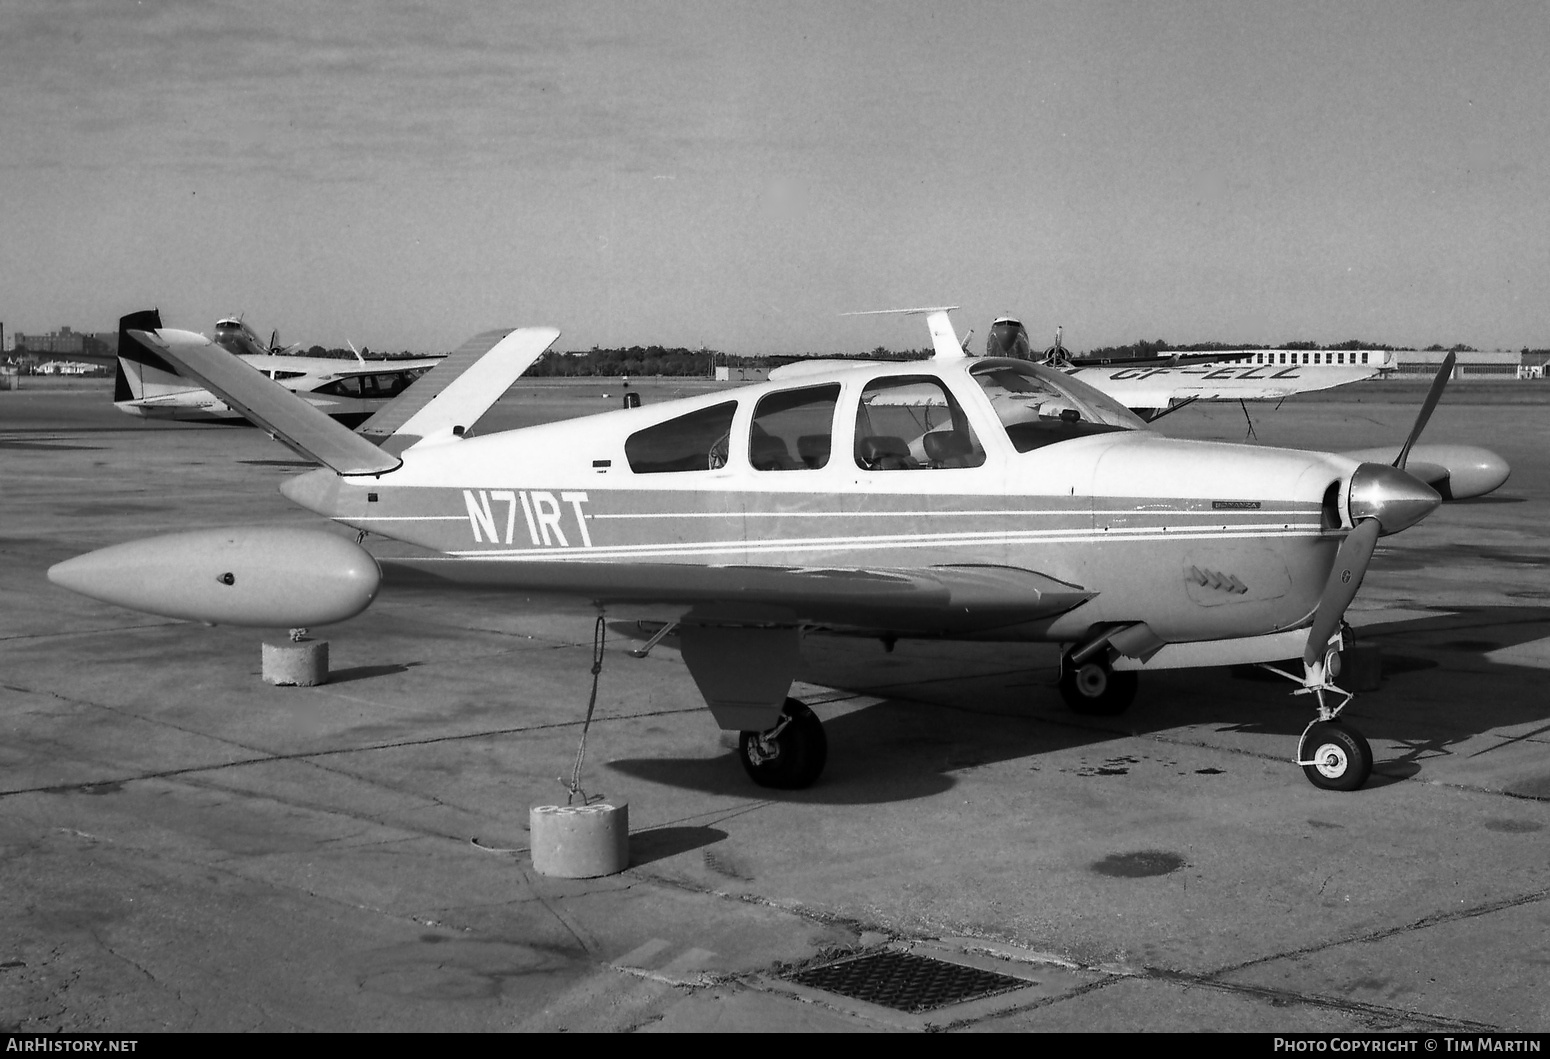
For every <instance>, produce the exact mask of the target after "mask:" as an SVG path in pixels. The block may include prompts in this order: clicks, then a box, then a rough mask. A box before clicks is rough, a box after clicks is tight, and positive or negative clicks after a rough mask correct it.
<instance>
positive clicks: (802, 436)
mask: <svg viewBox="0 0 1550 1059" xmlns="http://www.w3.org/2000/svg"><path fill="white" fill-rule="evenodd" d="M839 400H840V387H839V383H830V384H829V385H826V386H808V387H805V388H803V389H800V390H784V391H782V392H780V393H771V394H766V395H765V396H764V397H763V398H761V399H760V401H759V403H758V405H756V406H755V407H754V410H753V427H752V428H751V429H750V430H749V433H748V462H749V464H750V465H751V466H752V467H753V469H754V470H756V471H797V470H804V469H807V470H816V469H817V468H819V467H822V466H824V465H825V464H827V463H828V462H829V449H830V447H831V443H832V442H833V439H834V409H835V406H836V405H838V404H839Z"/></svg>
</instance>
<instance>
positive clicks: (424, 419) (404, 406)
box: [360, 327, 560, 453]
mask: <svg viewBox="0 0 1550 1059" xmlns="http://www.w3.org/2000/svg"><path fill="white" fill-rule="evenodd" d="M559 337H560V332H559V331H558V329H556V328H553V327H519V328H516V329H515V330H513V329H511V328H502V329H500V330H496V331H486V332H484V333H483V334H478V335H475V336H474V337H473V338H470V339H469V340H468V341H467V342H464V343H463V344H462V345H461V346H459V347H458V348H457V349H456V350H454V351H453V352H451V353H449V354H448V355H447V358H446V359H445V360H443V361H442V362H441V363H440V364H438V365H436V366H435V367H434V368H432V369H431V370H430V371H428V372H426V373H425V375H423V376H422V377H421V378H419V379H418V380H416V382H415V384H414V385H413V386H411V387H409V388H408V389H407V390H405V391H404V392H403V393H401V394H399V395H398V396H397V397H395V398H394V399H393V400H392V401H391V402H389V403H388V404H387V405H386V406H385V407H384V408H382V409H381V410H379V411H378V412H377V414H376V415H374V416H372V417H371V418H370V419H368V420H366V422H365V423H363V424H361V427H360V433H361V434H362V435H363V436H365V437H368V438H371V439H372V440H379V439H380V441H381V444H382V447H383V448H384V449H386V450H387V451H389V452H393V453H399V452H403V451H404V450H405V449H407V448H408V447H409V446H411V445H413V444H414V443H415V442H417V441H419V440H421V439H422V438H425V437H429V436H431V435H432V434H438V433H444V434H448V435H450V434H453V433H456V432H458V430H457V428H459V427H462V428H465V429H466V428H468V427H471V426H473V425H474V423H475V422H477V421H478V419H479V417H480V416H482V415H484V413H485V412H487V411H489V410H490V406H491V405H493V404H494V403H495V402H496V401H498V400H500V398H501V394H503V393H505V392H506V389H507V387H509V386H510V385H511V384H512V383H514V382H516V381H517V378H518V376H520V375H521V374H522V373H523V372H524V371H526V370H527V369H528V367H529V366H530V365H531V364H532V363H533V362H534V361H536V360H537V359H538V358H539V357H541V356H543V354H544V351H545V350H547V349H548V348H549V347H550V346H552V345H554V341H555V339H557V338H559Z"/></svg>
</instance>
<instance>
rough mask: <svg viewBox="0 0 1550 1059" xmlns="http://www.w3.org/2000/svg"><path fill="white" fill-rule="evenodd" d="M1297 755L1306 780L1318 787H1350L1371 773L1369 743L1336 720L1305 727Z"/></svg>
mask: <svg viewBox="0 0 1550 1059" xmlns="http://www.w3.org/2000/svg"><path fill="white" fill-rule="evenodd" d="M1297 756H1298V759H1299V761H1300V762H1301V764H1302V771H1303V774H1304V775H1306V776H1307V777H1308V782H1309V783H1312V784H1313V785H1314V786H1315V787H1318V788H1320V789H1322V790H1326V791H1354V790H1356V789H1357V788H1358V787H1360V786H1361V785H1362V784H1364V783H1366V782H1367V778H1368V777H1369V776H1371V775H1372V747H1371V746H1369V745H1368V744H1367V740H1366V739H1364V738H1363V737H1362V734H1361V733H1360V732H1358V731H1356V730H1355V729H1354V728H1347V727H1346V726H1345V725H1343V724H1341V723H1340V722H1338V721H1320V722H1318V723H1317V724H1315V725H1313V726H1312V727H1311V728H1309V729H1308V731H1307V733H1306V734H1305V735H1304V736H1303V737H1302V748H1301V749H1300V750H1299V752H1298V755H1297Z"/></svg>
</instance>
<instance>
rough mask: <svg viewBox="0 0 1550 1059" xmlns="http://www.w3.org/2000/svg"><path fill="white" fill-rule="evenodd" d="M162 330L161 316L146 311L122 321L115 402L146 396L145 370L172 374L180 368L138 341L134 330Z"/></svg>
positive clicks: (120, 320)
mask: <svg viewBox="0 0 1550 1059" xmlns="http://www.w3.org/2000/svg"><path fill="white" fill-rule="evenodd" d="M160 327H161V313H160V312H159V311H158V310H156V309H142V310H141V311H140V312H137V313H130V314H129V315H128V316H120V317H119V318H118V373H117V374H116V375H115V376H114V378H113V400H114V401H137V400H139V399H140V398H142V397H144V396H145V380H144V378H143V376H142V374H141V373H142V370H143V367H151V368H156V369H158V370H160V371H164V372H166V373H167V374H169V375H176V374H177V369H175V368H174V367H173V366H172V365H171V364H168V363H167V362H166V361H165V360H162V359H161V357H158V356H157V355H156V354H155V353H153V352H152V351H151V350H150V349H149V348H148V347H147V346H145V345H142V344H141V343H140V342H138V341H136V340H135V338H134V336H133V335H132V334H130V332H131V331H155V330H158V329H159V328H160Z"/></svg>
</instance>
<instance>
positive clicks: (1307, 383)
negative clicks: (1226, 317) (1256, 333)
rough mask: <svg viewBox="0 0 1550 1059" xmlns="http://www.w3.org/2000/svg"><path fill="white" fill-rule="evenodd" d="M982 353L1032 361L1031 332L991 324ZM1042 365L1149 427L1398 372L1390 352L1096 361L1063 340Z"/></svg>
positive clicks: (1005, 322)
mask: <svg viewBox="0 0 1550 1059" xmlns="http://www.w3.org/2000/svg"><path fill="white" fill-rule="evenodd" d="M985 352H986V355H987V356H993V357H1024V358H1027V357H1029V356H1030V353H1029V345H1028V332H1027V330H1026V329H1025V328H1024V327H1023V325H1022V323H1021V322H1019V321H1017V320H1014V319H1013V318H1011V317H1009V316H1003V317H1000V318H999V319H997V320H996V321H995V322H994V323H993V324H991V325H990V335H989V337H988V338H987V339H986V341H985ZM1043 362H1044V363H1045V364H1047V365H1049V366H1050V367H1052V368H1059V369H1061V370H1062V371H1065V372H1066V373H1067V374H1070V375H1072V376H1075V377H1076V378H1078V379H1081V380H1082V381H1083V382H1085V383H1087V384H1088V385H1089V386H1094V387H1097V388H1098V389H1100V390H1102V391H1103V392H1104V393H1106V394H1108V395H1109V396H1110V397H1112V398H1114V399H1115V400H1116V401H1118V402H1120V403H1121V404H1123V405H1124V406H1125V407H1126V408H1129V409H1130V410H1132V411H1134V412H1135V413H1136V414H1138V415H1140V416H1141V417H1142V418H1143V419H1146V420H1148V421H1150V420H1152V419H1156V418H1158V417H1160V416H1162V415H1164V414H1166V413H1167V412H1170V411H1172V410H1174V409H1176V408H1181V407H1183V406H1184V405H1187V404H1189V403H1191V402H1193V401H1198V400H1206V401H1278V400H1281V399H1282V398H1285V397H1290V396H1292V395H1293V394H1298V393H1307V392H1309V391H1313V390H1328V389H1332V388H1334V387H1336V386H1346V385H1348V384H1350V383H1353V382H1361V381H1362V380H1364V379H1371V378H1373V377H1374V376H1376V375H1378V374H1380V373H1382V372H1385V371H1393V370H1394V368H1395V360H1394V354H1393V352H1392V351H1390V350H1384V349H1351V350H1345V349H1341V350H1332V349H1331V350H1306V349H1227V350H1213V351H1211V352H1208V353H1189V352H1181V353H1173V354H1158V355H1156V356H1153V357H1143V358H1134V359H1130V360H1099V359H1094V358H1090V357H1074V356H1072V355H1071V354H1069V353H1067V352H1066V350H1065V349H1064V348H1063V347H1062V346H1061V344H1060V338H1059V336H1058V335H1057V336H1056V339H1055V344H1054V345H1053V346H1051V347H1050V348H1049V349H1047V350H1045V351H1044V357H1043Z"/></svg>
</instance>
